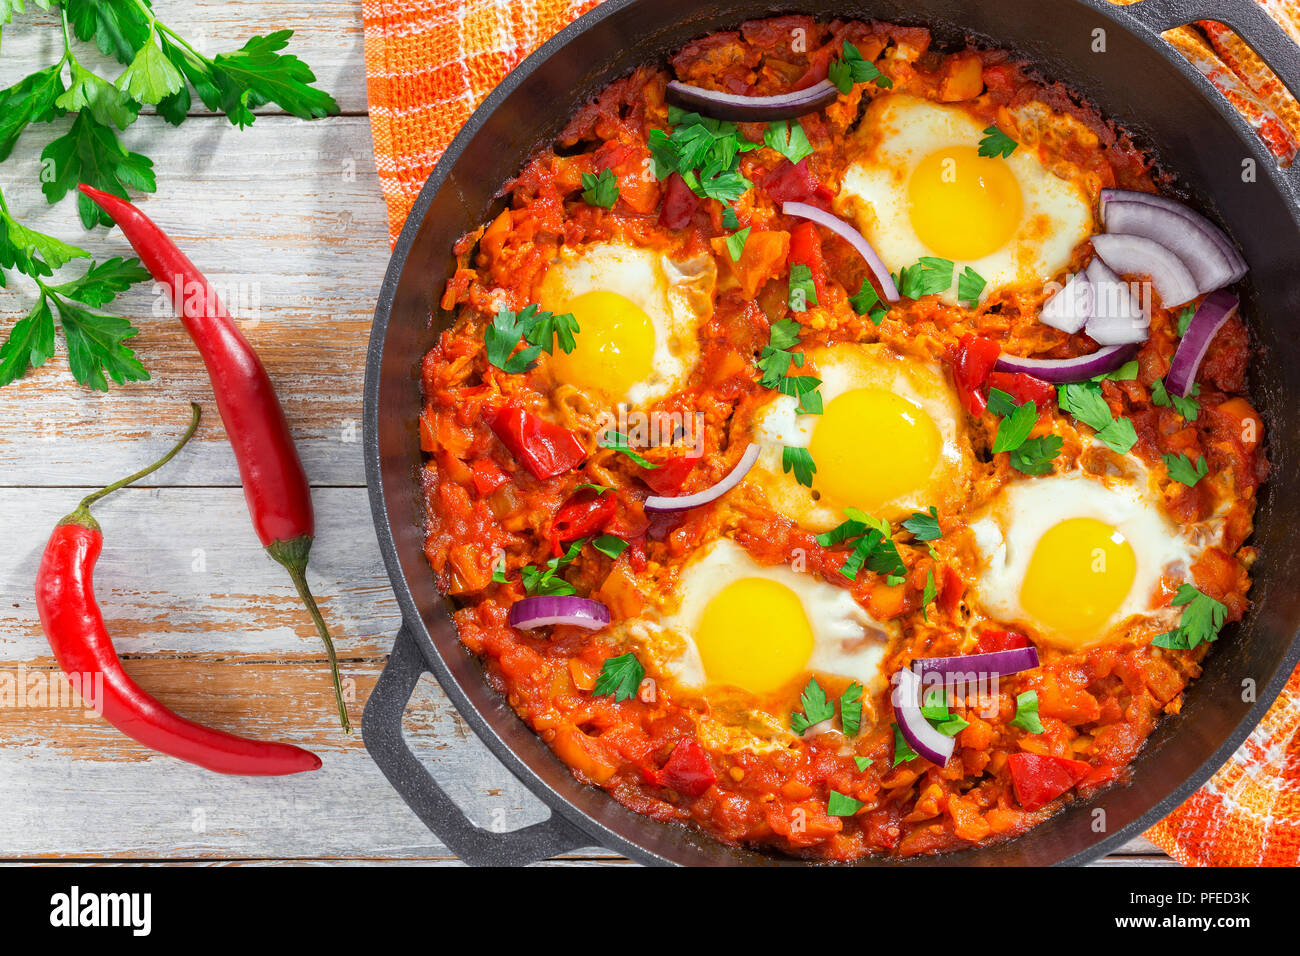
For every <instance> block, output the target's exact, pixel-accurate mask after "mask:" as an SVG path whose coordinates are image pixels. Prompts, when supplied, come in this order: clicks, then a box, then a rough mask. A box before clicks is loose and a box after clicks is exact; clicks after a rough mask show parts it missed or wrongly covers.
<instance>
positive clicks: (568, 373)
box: [536, 242, 717, 405]
mask: <svg viewBox="0 0 1300 956" xmlns="http://www.w3.org/2000/svg"><path fill="white" fill-rule="evenodd" d="M716 280H717V271H716V266H715V264H714V261H713V258H712V257H711V256H703V257H701V258H699V259H698V260H688V261H681V262H679V261H676V260H674V259H671V258H669V257H668V256H666V255H663V254H662V253H659V252H656V251H654V250H651V249H642V248H639V247H636V246H631V245H627V244H624V243H618V242H601V243H591V244H589V245H586V246H582V247H578V248H570V247H565V248H562V249H561V250H560V253H559V256H558V257H557V259H556V260H555V262H553V263H552V264H551V266H550V268H549V269H547V271H546V273H545V274H544V275H543V276H542V279H541V282H540V284H539V287H538V289H537V295H536V300H537V302H538V303H539V304H540V305H541V307H542V308H543V309H545V310H546V311H548V312H554V313H556V314H557V315H560V314H563V313H566V312H569V313H572V314H573V316H574V318H575V319H576V320H577V323H578V328H579V332H578V334H577V336H576V341H577V347H576V348H575V349H574V350H573V351H572V352H568V353H565V352H564V351H562V350H561V349H559V348H556V350H555V353H554V354H553V355H550V356H546V357H545V359H544V361H545V362H546V365H547V368H548V369H549V371H550V373H551V375H552V376H553V377H554V378H555V380H556V381H557V382H559V383H562V384H569V385H574V386H577V387H578V388H581V389H583V390H585V391H593V392H596V393H598V394H599V395H601V396H603V397H604V398H606V399H608V400H610V401H613V402H626V403H629V404H631V405H644V404H647V403H649V402H652V401H654V400H655V399H657V398H661V397H662V396H664V395H667V394H669V393H671V392H673V391H675V390H677V389H678V388H680V387H681V384H682V382H683V381H684V379H685V378H686V376H687V375H688V374H689V372H690V370H691V368H692V366H693V365H694V364H695V360H696V358H697V357H698V354H699V345H698V340H697V337H696V329H697V328H698V326H699V325H700V324H701V323H702V322H704V321H706V320H707V319H708V318H709V316H710V315H711V314H712V310H713V304H712V303H713V289H714V285H715V283H716Z"/></svg>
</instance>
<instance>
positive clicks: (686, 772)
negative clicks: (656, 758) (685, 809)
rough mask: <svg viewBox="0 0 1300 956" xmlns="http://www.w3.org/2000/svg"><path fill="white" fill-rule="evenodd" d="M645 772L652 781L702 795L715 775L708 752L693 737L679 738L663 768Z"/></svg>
mask: <svg viewBox="0 0 1300 956" xmlns="http://www.w3.org/2000/svg"><path fill="white" fill-rule="evenodd" d="M646 776H647V777H648V778H649V780H650V782H651V783H655V784H658V785H659V786H661V787H667V788H668V789H670V790H676V791H677V792H678V793H680V794H682V796H686V797H698V796H701V795H703V793H704V791H706V790H708V789H709V787H711V786H713V782H714V781H715V780H717V779H718V775H717V774H716V773H714V771H713V765H712V764H710V763H709V755H708V754H706V753H705V752H704V748H703V747H701V746H700V742H699V741H698V740H697V739H696V738H694V737H683V738H682V739H681V740H679V741H678V742H677V746H676V747H674V748H673V752H672V753H671V754H669V755H668V762H667V763H665V764H664V766H663V769H662V770H652V771H649V772H647V774H646Z"/></svg>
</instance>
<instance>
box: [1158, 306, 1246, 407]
mask: <svg viewBox="0 0 1300 956" xmlns="http://www.w3.org/2000/svg"><path fill="white" fill-rule="evenodd" d="M1238 304H1239V303H1238V302H1237V297H1236V296H1235V295H1233V294H1232V293H1231V292H1229V291H1228V290H1226V289H1220V290H1219V291H1217V292H1211V293H1210V294H1209V295H1207V296H1206V297H1205V301H1203V302H1202V303H1201V304H1200V305H1198V306H1197V307H1196V313H1195V314H1194V315H1193V316H1192V321H1191V323H1190V324H1189V325H1188V326H1187V333H1186V334H1185V335H1184V336H1183V340H1182V341H1181V342H1179V343H1178V350H1177V351H1176V352H1174V360H1173V362H1171V363H1170V365H1169V374H1168V375H1166V376H1165V387H1166V388H1167V389H1169V391H1170V392H1172V393H1173V394H1175V395H1177V396H1178V397H1179V398H1186V397H1187V395H1188V393H1189V392H1191V390H1192V385H1194V384H1195V383H1196V373H1197V372H1198V371H1200V368H1201V362H1202V360H1204V358H1205V353H1206V350H1208V349H1209V347H1210V343H1211V342H1212V341H1214V336H1215V335H1217V334H1218V332H1219V329H1221V328H1223V323H1225V322H1227V321H1228V320H1229V319H1230V318H1232V317H1233V316H1234V315H1236V313H1237V306H1238Z"/></svg>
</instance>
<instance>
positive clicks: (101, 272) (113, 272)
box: [51, 256, 152, 307]
mask: <svg viewBox="0 0 1300 956" xmlns="http://www.w3.org/2000/svg"><path fill="white" fill-rule="evenodd" d="M151 279H152V276H150V275H149V270H147V269H145V268H144V267H143V266H142V265H140V260H139V259H123V258H121V257H118V256H115V257H113V258H112V259H105V260H104V261H103V262H100V263H95V262H92V263H91V264H90V267H89V268H88V269H87V270H86V273H85V275H83V276H81V277H80V278H78V279H73V280H71V281H69V282H64V283H62V284H61V285H56V286H51V289H52V291H54V292H58V293H60V294H62V295H65V296H67V297H69V298H72V299H76V300H77V301H78V302H84V303H85V304H86V305H91V306H96V307H99V306H103V305H107V304H108V303H110V302H112V301H113V299H114V298H116V297H117V296H118V295H120V294H121V293H123V292H125V291H126V290H127V289H129V288H130V287H131V286H133V285H135V284H136V283H138V282H148V281H150V280H151Z"/></svg>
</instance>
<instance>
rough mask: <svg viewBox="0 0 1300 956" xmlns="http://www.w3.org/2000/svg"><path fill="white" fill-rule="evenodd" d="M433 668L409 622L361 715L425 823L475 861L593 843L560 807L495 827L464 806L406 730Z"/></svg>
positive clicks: (378, 755) (541, 854)
mask: <svg viewBox="0 0 1300 956" xmlns="http://www.w3.org/2000/svg"><path fill="white" fill-rule="evenodd" d="M428 670H429V668H428V666H427V665H426V664H425V661H424V655H423V654H422V653H421V652H420V648H419V645H417V644H416V642H415V638H414V637H413V636H412V635H411V632H410V631H409V630H408V629H407V627H406V625H405V624H403V625H402V629H401V630H400V631H398V632H397V640H396V642H395V643H394V644H393V652H392V654H391V655H389V658H388V663H387V664H386V665H385V666H384V671H383V673H382V674H381V675H380V677H379V682H378V683H377V684H376V685H375V689H374V690H373V691H372V692H371V694H370V699H369V700H367V701H366V709H365V713H364V714H363V715H362V719H361V736H362V739H363V740H364V741H365V744H366V750H367V751H369V752H370V756H371V759H373V760H374V761H375V763H376V764H378V765H379V769H380V770H382V771H383V772H384V776H385V777H387V778H388V782H389V783H391V784H392V785H393V788H394V789H395V790H396V791H397V792H398V794H399V795H400V796H401V798H402V799H403V800H405V801H406V804H407V806H409V807H410V808H411V809H412V810H414V811H415V815H416V816H418V817H419V818H420V819H421V820H422V821H423V822H424V825H425V826H427V827H428V828H429V829H430V830H432V831H433V832H434V834H435V835H436V836H437V837H438V839H440V840H441V841H442V842H443V843H445V844H446V845H447V846H448V847H449V848H450V849H451V850H452V852H453V853H455V854H456V855H457V856H458V857H460V858H461V859H462V860H463V861H465V862H466V863H468V864H469V865H470V866H523V865H525V864H528V863H535V862H537V861H538V860H544V859H546V858H547V857H551V856H555V855H556V854H557V853H564V852H566V851H568V850H575V849H577V848H578V847H582V846H588V845H589V844H590V843H591V840H590V838H589V837H586V836H584V835H583V834H582V833H581V831H579V830H577V829H576V828H575V827H573V826H572V825H571V824H569V823H568V822H567V821H565V820H564V819H563V818H561V817H560V816H559V815H558V814H556V813H552V814H551V817H550V819H549V820H543V821H542V822H541V823H534V824H533V825H531V826H527V827H524V828H522V829H520V830H514V831H512V832H509V833H493V832H491V831H490V830H484V829H483V828H482V827H479V826H476V825H475V824H474V823H473V822H471V821H470V819H469V818H468V817H466V816H465V814H464V813H462V812H461V810H460V808H459V807H458V806H456V804H455V803H454V802H453V801H452V800H451V798H450V797H448V796H447V793H446V791H444V790H443V789H442V787H440V786H439V785H438V781H436V780H435V779H434V778H433V776H432V775H431V774H430V773H429V771H428V770H427V769H426V768H425V766H424V765H423V764H422V763H420V761H419V760H418V759H417V758H416V756H415V754H414V753H412V752H411V748H410V747H408V746H407V744H406V740H405V738H404V737H403V736H402V714H403V713H404V712H405V711H406V705H407V704H408V703H409V702H410V700H411V694H412V693H413V692H414V691H415V685H416V683H418V682H419V680H420V677H421V676H422V675H423V674H424V673H426V672H427V671H428Z"/></svg>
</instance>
